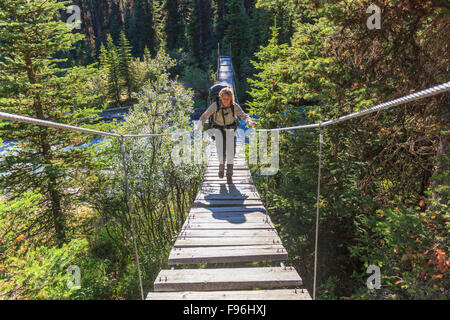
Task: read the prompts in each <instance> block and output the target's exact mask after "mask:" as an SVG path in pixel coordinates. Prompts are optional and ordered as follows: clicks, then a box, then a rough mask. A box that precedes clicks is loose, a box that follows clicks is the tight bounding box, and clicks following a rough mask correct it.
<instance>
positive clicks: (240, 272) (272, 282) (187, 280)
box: [154, 267, 302, 292]
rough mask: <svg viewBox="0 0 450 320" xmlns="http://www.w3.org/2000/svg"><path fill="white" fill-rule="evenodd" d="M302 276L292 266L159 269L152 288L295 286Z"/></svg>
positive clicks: (189, 289) (226, 288) (188, 289)
mask: <svg viewBox="0 0 450 320" xmlns="http://www.w3.org/2000/svg"><path fill="white" fill-rule="evenodd" d="M301 285H302V279H301V278H300V276H299V275H298V273H297V272H296V271H295V270H294V269H293V268H289V267H287V268H281V267H275V268H273V267H264V268H220V269H219V268H217V269H180V270H162V271H161V272H160V273H159V275H158V277H157V278H156V280H155V284H154V288H155V291H160V292H161V291H166V292H167V291H217V290H249V289H254V288H259V289H275V288H276V289H281V288H292V287H299V286H301Z"/></svg>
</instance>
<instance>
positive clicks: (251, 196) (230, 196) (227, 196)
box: [195, 192, 261, 201]
mask: <svg viewBox="0 0 450 320" xmlns="http://www.w3.org/2000/svg"><path fill="white" fill-rule="evenodd" d="M245 199H247V200H261V198H260V197H259V195H258V194H257V193H256V192H246V193H239V192H233V193H209V194H207V193H199V194H198V195H197V197H196V198H195V200H205V201H208V200H245Z"/></svg>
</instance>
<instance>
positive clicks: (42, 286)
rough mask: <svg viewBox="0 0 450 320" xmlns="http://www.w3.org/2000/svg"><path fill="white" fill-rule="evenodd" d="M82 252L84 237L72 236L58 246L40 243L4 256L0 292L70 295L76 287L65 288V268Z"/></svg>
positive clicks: (21, 296)
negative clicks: (21, 251)
mask: <svg viewBox="0 0 450 320" xmlns="http://www.w3.org/2000/svg"><path fill="white" fill-rule="evenodd" d="M22 245H23V246H24V245H26V243H25V244H22ZM86 252H87V241H86V240H72V241H71V242H69V243H67V244H64V245H63V246H62V247H61V248H57V247H52V248H48V247H44V246H42V247H37V248H36V249H35V250H28V251H26V253H24V254H23V256H13V257H9V258H7V259H5V260H4V261H3V263H4V264H3V265H4V267H3V270H1V274H2V277H1V278H0V296H2V297H3V298H6V299H71V298H73V297H74V296H75V295H76V291H77V290H79V287H76V286H73V287H71V289H69V286H68V282H69V277H70V273H69V272H68V271H67V268H68V267H69V266H70V265H77V264H78V263H79V261H80V259H82V258H83V256H85V255H86Z"/></svg>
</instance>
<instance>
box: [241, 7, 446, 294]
mask: <svg viewBox="0 0 450 320" xmlns="http://www.w3.org/2000/svg"><path fill="white" fill-rule="evenodd" d="M406 3H407V1H400V2H399V3H398V5H397V6H395V8H393V7H389V5H387V6H386V8H385V10H387V7H389V10H388V11H389V16H390V18H389V21H386V20H385V19H386V18H383V21H386V22H383V27H382V29H381V30H380V31H375V32H371V31H370V30H368V29H367V27H366V25H365V23H361V16H364V15H365V9H366V8H367V7H368V6H369V5H370V2H369V1H367V2H366V1H364V2H363V3H361V2H360V3H356V2H352V3H351V4H349V5H348V6H347V5H345V4H344V2H332V1H325V2H320V3H319V2H317V1H307V0H305V1H299V2H289V1H281V2H277V3H273V2H270V1H259V2H258V5H259V6H263V7H267V8H268V9H269V10H270V11H272V12H282V11H287V12H288V16H290V17H293V18H295V21H296V22H295V24H293V26H294V29H293V33H292V35H291V36H289V39H288V41H286V39H283V38H284V37H281V36H280V30H279V28H272V38H271V39H270V41H269V44H268V45H266V46H265V47H262V48H261V49H260V50H259V51H258V52H257V53H256V54H255V57H256V59H255V61H252V64H253V65H254V67H255V69H256V70H257V74H256V75H255V77H254V78H251V79H249V84H250V85H251V90H250V91H249V94H250V96H251V97H252V100H251V101H250V102H249V103H248V105H249V106H250V107H251V113H253V114H254V115H255V116H256V117H258V118H259V119H258V123H259V125H260V126H261V127H263V128H273V127H284V126H293V125H298V124H300V123H313V122H319V121H323V120H328V119H333V118H337V117H339V116H342V115H344V114H348V113H351V112H354V111H357V110H362V109H365V108H367V107H369V106H371V105H373V104H375V103H376V102H382V101H385V100H388V99H390V98H392V97H393V96H394V95H395V96H400V95H404V94H407V93H409V91H410V90H411V89H412V88H414V89H422V88H426V87H429V86H432V85H435V84H436V83H438V82H439V79H442V77H444V78H445V74H446V70H445V68H442V66H443V65H442V63H443V61H444V60H445V58H443V56H442V55H443V52H442V45H440V44H439V43H438V42H437V40H436V39H435V38H434V36H431V34H434V33H435V32H438V30H443V29H442V28H444V25H445V22H444V20H445V19H444V18H443V16H444V15H443V11H442V10H443V9H442V8H439V7H434V6H430V5H429V2H427V3H428V4H427V5H425V6H424V11H421V12H420V13H419V12H418V11H414V10H409V9H406V7H407V4H406ZM417 5H419V4H418V2H417ZM382 10H383V9H382ZM404 10H406V12H407V14H408V15H409V17H410V20H408V21H409V22H406V20H405V19H403V18H399V17H400V16H402V14H403V13H404ZM383 12H384V11H383ZM402 12H403V13H402ZM394 17H395V18H394ZM438 17H439V18H438ZM447 17H448V15H447ZM432 19H434V21H435V23H434V24H433V23H430V21H432ZM278 22H281V21H279V20H278V19H277V25H278ZM385 23H386V24H385ZM419 29H420V30H421V31H418V30H419ZM425 30H426V31H425ZM285 32H286V29H284V30H283V33H284V35H286V33H285ZM419 34H420V35H421V37H424V38H421V39H422V40H421V41H420V42H418V43H417V44H418V45H417V46H413V47H414V48H412V46H411V43H413V42H414V41H413V40H412V39H416V38H417V37H419ZM425 34H427V35H428V36H425ZM414 43H416V42H414ZM419 43H420V44H419ZM431 43H434V46H435V47H434V48H431V47H429V45H430V44H431ZM400 48H401V49H400ZM427 54H429V55H427ZM419 57H421V58H419ZM432 57H433V58H432ZM418 59H419V60H420V59H424V60H423V61H425V60H426V61H428V62H429V63H430V65H428V64H427V67H426V68H422V67H418V64H415V63H412V64H410V63H406V62H405V61H416V60H418ZM432 61H440V62H438V63H437V64H435V65H433V66H431V64H432ZM421 65H422V64H421ZM418 69H420V71H418ZM431 69H433V70H434V71H433V73H432V74H433V76H432V77H429V78H428V79H427V80H425V79H424V78H421V77H419V78H420V80H418V79H419V78H418V76H417V75H418V74H424V73H428V72H429V71H430V70H431ZM430 75H431V73H430ZM444 105H445V97H443V96H439V97H437V98H436V100H426V101H425V100H424V101H420V102H417V103H414V104H411V105H408V107H407V108H404V109H403V108H397V109H392V110H389V111H384V112H383V113H381V114H379V115H377V116H376V117H367V118H360V119H359V120H352V121H347V122H345V123H341V124H338V125H335V126H332V127H328V128H327V129H326V130H325V136H324V145H323V147H324V148H323V158H322V180H321V181H322V188H321V197H320V224H319V250H318V259H319V261H318V264H319V269H318V288H319V292H318V296H320V297H323V298H327V299H330V298H331V299H334V298H342V297H344V296H347V297H348V296H352V295H353V294H355V293H356V292H360V290H362V292H363V293H364V294H366V293H367V290H365V289H361V288H364V287H365V281H363V280H365V279H367V277H368V275H367V274H366V273H365V268H364V266H365V265H366V266H367V263H369V262H368V261H369V260H370V263H371V264H377V263H378V262H379V263H380V264H383V265H386V264H387V265H388V266H389V267H387V268H391V266H393V267H395V268H397V269H396V270H395V272H394V271H393V272H387V273H386V274H385V276H386V277H387V278H384V279H385V280H386V279H388V278H389V279H390V280H389V281H390V283H389V284H386V287H385V288H383V293H380V294H379V295H377V293H373V292H372V293H370V295H357V294H355V296H354V297H360V298H361V297H362V298H367V297H373V296H377V298H394V297H402V298H430V297H433V298H441V297H442V295H444V296H445V295H446V296H448V284H447V283H446V282H444V281H440V278H439V274H437V273H433V272H437V271H436V270H435V271H433V272H431V269H430V273H429V279H432V277H433V276H437V277H438V278H436V279H434V280H433V281H434V282H426V283H425V282H423V281H422V280H423V279H422V280H421V277H422V276H421V273H420V272H422V271H424V270H425V269H426V267H425V265H424V264H422V265H419V264H417V265H416V269H414V267H412V265H411V264H404V263H402V262H401V259H400V258H398V257H397V256H396V255H395V254H393V253H392V250H393V249H394V248H397V250H400V247H404V246H406V245H409V246H412V244H411V243H410V242H411V239H409V238H408V237H409V236H411V235H414V234H415V233H414V232H418V231H419V230H422V229H421V227H420V226H421V224H423V223H424V222H423V221H422V220H420V219H421V218H422V217H419V218H418V217H417V214H418V212H417V208H415V209H413V208H411V205H410V204H411V203H418V202H419V200H420V199H425V193H426V190H427V187H429V186H430V184H431V180H430V177H432V176H437V175H439V171H438V170H436V164H437V163H438V161H437V153H438V152H442V151H438V150H448V147H441V148H440V149H438V148H437V147H436V146H437V145H438V144H439V143H445V141H447V140H445V138H443V137H442V136H441V137H440V138H437V137H439V136H440V135H441V134H442V133H441V132H440V131H439V130H438V129H437V128H438V127H441V128H442V126H444V127H445V125H444V124H443V123H442V121H445V120H444V119H446V117H445V112H444V111H443V108H444ZM317 140H318V139H317V132H312V131H306V130H305V131H303V130H302V131H300V130H298V131H293V132H289V131H288V132H282V133H281V138H280V163H281V164H283V165H282V167H281V168H280V171H279V172H278V173H277V175H276V176H274V177H270V178H268V180H267V181H266V179H264V178H263V177H256V179H255V181H256V183H257V187H258V190H260V189H261V190H264V191H263V192H262V198H263V199H264V200H265V205H266V206H267V207H268V208H269V210H270V212H271V215H272V218H273V220H274V222H275V223H276V225H277V226H278V227H279V229H280V235H281V237H282V239H283V243H284V244H285V245H286V247H287V249H288V251H289V254H290V260H291V262H292V263H293V264H294V265H295V266H296V267H297V270H299V271H300V273H301V274H302V276H303V279H304V280H305V284H306V286H307V287H308V288H309V289H310V290H312V271H313V263H312V261H313V253H314V233H313V230H314V226H315V221H314V218H315V196H316V187H317V185H316V184H317V180H316V179H317V150H318V147H317V144H318V141H317ZM439 140H440V141H441V142H440V141H439ZM447 144H448V143H447ZM445 148H447V149H445ZM441 166H443V167H445V166H444V165H443V164H442V165H441ZM445 168H448V167H445ZM443 170H445V169H443ZM447 170H448V169H447ZM444 180H445V179H443V178H442V179H440V180H435V181H436V182H435V186H434V188H436V189H434V190H437V189H439V190H442V186H443V185H445V182H444ZM447 183H448V182H447ZM298 186H301V188H299V187H298ZM434 194H436V191H434ZM397 196H401V197H402V198H401V199H402V200H401V202H402V206H401V205H400V204H397V207H398V208H399V212H391V211H389V209H388V208H390V207H391V206H392V205H391V203H392V201H393V199H397ZM433 197H434V198H436V195H434V196H433ZM446 199H448V197H445V196H443V197H442V200H441V203H446V201H447V200H446ZM426 202H430V199H428V200H426ZM438 208H439V206H437V205H436V206H435V207H434V209H433V210H435V211H433V212H430V213H427V216H428V214H429V216H430V217H431V216H433V217H435V219H436V220H434V219H433V223H435V224H436V225H437V226H436V227H435V228H431V229H430V230H428V231H426V228H425V229H423V230H422V231H421V232H423V236H424V238H427V239H434V238H433V237H436V236H438V237H439V238H440V239H441V240H442V239H445V236H444V234H445V233H444V229H446V226H445V225H444V224H445V219H439V218H438V217H439V212H444V211H445V209H446V208H445V207H443V208H441V209H438ZM377 210H382V211H383V212H385V214H386V216H388V212H389V217H391V218H390V220H388V222H386V223H385V224H383V223H381V222H380V221H378V222H376V221H377V220H376V219H379V217H378V216H377V215H376V212H377ZM378 212H380V211H378ZM380 223H381V224H380ZM419 223H421V224H419ZM425 225H426V226H429V225H428V224H426V223H425ZM377 228H378V229H377ZM394 230H402V231H403V233H402V231H398V232H394ZM432 234H433V236H432ZM374 239H376V240H377V241H378V242H377V241H375V243H371V241H372V240H374ZM414 239H415V238H414ZM380 241H381V242H380ZM412 241H414V240H412ZM385 242H388V243H390V245H389V246H386V245H383V246H382V245H381V244H382V243H385ZM391 245H394V247H391ZM377 246H381V248H379V247H377ZM422 246H423V247H422V249H423V251H426V250H428V252H429V253H430V254H431V252H433V250H434V251H435V250H437V248H440V249H439V250H441V251H439V252H436V251H435V252H434V255H435V258H432V257H431V256H430V257H428V259H429V260H431V261H435V260H433V259H438V258H437V256H438V255H439V254H440V258H439V259H441V261H442V260H445V259H447V258H445V256H444V255H443V254H444V253H445V254H446V250H448V245H447V244H444V243H443V242H442V241H438V242H435V241H434V240H433V241H428V242H427V241H425V242H423V244H422ZM356 248H357V249H356ZM375 248H378V249H377V252H379V253H377V254H376V257H375V256H373V255H374V254H375V253H374V252H373V250H375ZM410 248H412V247H410ZM433 248H435V249H433ZM389 250H391V251H389ZM405 250H406V249H405ZM433 263H434V262H433ZM390 270H392V269H390ZM419 271H420V272H419ZM382 272H383V271H382ZM426 272H428V271H426ZM440 272H441V274H443V278H445V276H446V275H445V274H444V273H442V270H440ZM394 276H395V277H401V278H402V279H403V281H405V283H404V284H403V285H404V286H408V288H409V289H407V288H406V287H405V288H403V289H401V290H400V289H398V290H397V288H400V283H399V284H398V285H394V283H395V282H394V281H393V280H392V279H393V278H392V277H394ZM386 281H387V280H386ZM428 281H430V280H428ZM336 284H338V285H336ZM434 285H437V287H436V288H434V289H430V286H434ZM396 286H397V287H396ZM408 290H409V291H408Z"/></svg>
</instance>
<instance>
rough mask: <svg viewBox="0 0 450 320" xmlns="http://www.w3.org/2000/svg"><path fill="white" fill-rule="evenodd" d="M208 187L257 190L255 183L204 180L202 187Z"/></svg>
mask: <svg viewBox="0 0 450 320" xmlns="http://www.w3.org/2000/svg"><path fill="white" fill-rule="evenodd" d="M206 188H219V189H220V188H225V189H227V190H238V191H241V190H242V191H246V190H253V191H255V190H256V187H255V185H254V184H253V183H247V184H245V183H241V184H228V183H226V182H216V183H214V182H203V184H202V185H201V189H200V190H203V189H206Z"/></svg>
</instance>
